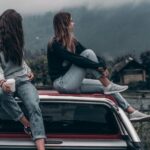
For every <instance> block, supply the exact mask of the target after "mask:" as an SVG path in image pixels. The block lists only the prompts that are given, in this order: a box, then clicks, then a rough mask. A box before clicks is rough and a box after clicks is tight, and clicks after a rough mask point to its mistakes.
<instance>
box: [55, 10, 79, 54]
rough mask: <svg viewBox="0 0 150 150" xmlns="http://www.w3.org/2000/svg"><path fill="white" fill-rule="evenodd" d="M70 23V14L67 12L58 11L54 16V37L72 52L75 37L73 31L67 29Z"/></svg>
mask: <svg viewBox="0 0 150 150" xmlns="http://www.w3.org/2000/svg"><path fill="white" fill-rule="evenodd" d="M70 23H71V14H70V13H68V12H59V13H57V14H56V15H55V16H54V19H53V26H54V33H55V37H54V38H55V39H56V40H57V41H59V42H61V43H62V44H63V46H64V47H66V48H67V49H68V50H71V51H72V52H73V51H74V50H75V41H76V40H75V38H74V35H73V33H71V32H70V30H69V25H70Z"/></svg>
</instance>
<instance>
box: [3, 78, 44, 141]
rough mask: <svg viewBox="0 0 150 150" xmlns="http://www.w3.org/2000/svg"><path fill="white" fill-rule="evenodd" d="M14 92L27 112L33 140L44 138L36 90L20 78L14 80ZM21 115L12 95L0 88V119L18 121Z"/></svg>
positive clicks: (28, 82)
mask: <svg viewBox="0 0 150 150" xmlns="http://www.w3.org/2000/svg"><path fill="white" fill-rule="evenodd" d="M16 92H17V95H18V96H19V98H20V100H21V101H22V102H23V104H24V105H25V108H26V109H27V111H28V114H29V121H30V127H31V131H32V134H33V140H36V139H42V138H46V136H45V129H44V124H43V118H42V113H41V110H40V107H39V101H40V100H39V96H38V93H37V90H36V89H35V87H34V86H33V85H32V84H31V82H30V81H27V80H26V81H24V80H23V78H22V77H21V78H17V79H16ZM23 115H24V114H23V112H22V110H21V109H20V107H19V105H18V104H17V102H16V101H15V99H14V97H13V93H6V92H4V91H3V90H2V89H1V88H0V118H1V119H5V120H6V119H13V120H15V121H18V120H20V118H21V117H22V116H23Z"/></svg>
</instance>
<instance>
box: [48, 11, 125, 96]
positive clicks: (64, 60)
mask: <svg viewBox="0 0 150 150" xmlns="http://www.w3.org/2000/svg"><path fill="white" fill-rule="evenodd" d="M53 23H54V31H55V36H54V38H53V39H52V41H51V42H49V45H48V68H49V74H50V76H51V79H52V81H53V83H54V84H53V85H54V88H55V89H56V90H58V91H61V92H66V93H68V92H69V93H70V92H100V91H102V90H104V93H105V94H112V93H116V92H122V91H124V90H126V89H127V88H128V86H120V85H117V84H114V83H112V82H110V80H109V79H108V78H107V75H108V70H107V68H106V64H105V63H104V62H99V61H98V59H97V56H96V54H95V53H94V51H93V50H91V49H86V48H85V47H84V46H82V45H81V44H80V43H79V41H77V40H76V38H75V37H74V34H73V27H74V22H73V21H72V18H71V14H69V13H67V12H60V13H58V14H56V15H55V17H54V21H53ZM88 72H91V73H92V74H93V75H94V76H95V78H96V79H97V80H96V81H95V80H89V79H85V75H86V74H87V73H88ZM93 82H97V83H96V85H95V83H93ZM101 84H102V85H101ZM91 86H92V87H91ZM95 86H96V87H95ZM97 86H99V87H101V88H98V89H97ZM102 87H103V88H102Z"/></svg>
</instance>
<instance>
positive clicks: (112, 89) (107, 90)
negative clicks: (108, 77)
mask: <svg viewBox="0 0 150 150" xmlns="http://www.w3.org/2000/svg"><path fill="white" fill-rule="evenodd" d="M127 89H128V86H126V85H118V84H114V83H110V84H109V85H108V86H107V87H104V94H113V93H119V92H123V91H125V90H127Z"/></svg>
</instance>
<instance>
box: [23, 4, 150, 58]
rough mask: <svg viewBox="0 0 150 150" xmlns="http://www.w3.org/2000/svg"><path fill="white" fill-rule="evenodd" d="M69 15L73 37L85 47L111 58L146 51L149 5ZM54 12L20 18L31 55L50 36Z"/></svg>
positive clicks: (149, 43) (148, 46) (83, 10)
mask: <svg viewBox="0 0 150 150" xmlns="http://www.w3.org/2000/svg"><path fill="white" fill-rule="evenodd" d="M66 11H69V12H71V14H72V16H73V20H74V22H75V35H76V37H77V38H78V39H79V41H80V42H81V43H82V44H83V45H84V46H85V47H87V48H91V49H94V50H95V51H96V52H97V54H98V55H103V56H105V57H106V56H107V59H111V58H113V57H115V56H120V55H124V54H128V53H132V54H133V55H139V54H140V53H141V52H142V51H145V50H150V5H148V4H144V3H143V4H141V5H138V6H131V5H126V6H123V7H118V8H111V9H99V10H98V9H97V10H87V9H86V8H76V9H71V10H66ZM53 16H54V13H50V12H49V13H47V14H44V15H40V16H28V17H24V22H23V25H24V31H25V41H26V45H25V47H26V49H27V50H30V51H31V52H36V51H40V50H44V49H45V50H46V47H47V42H48V39H49V38H50V37H52V36H53V23H52V20H53Z"/></svg>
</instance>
